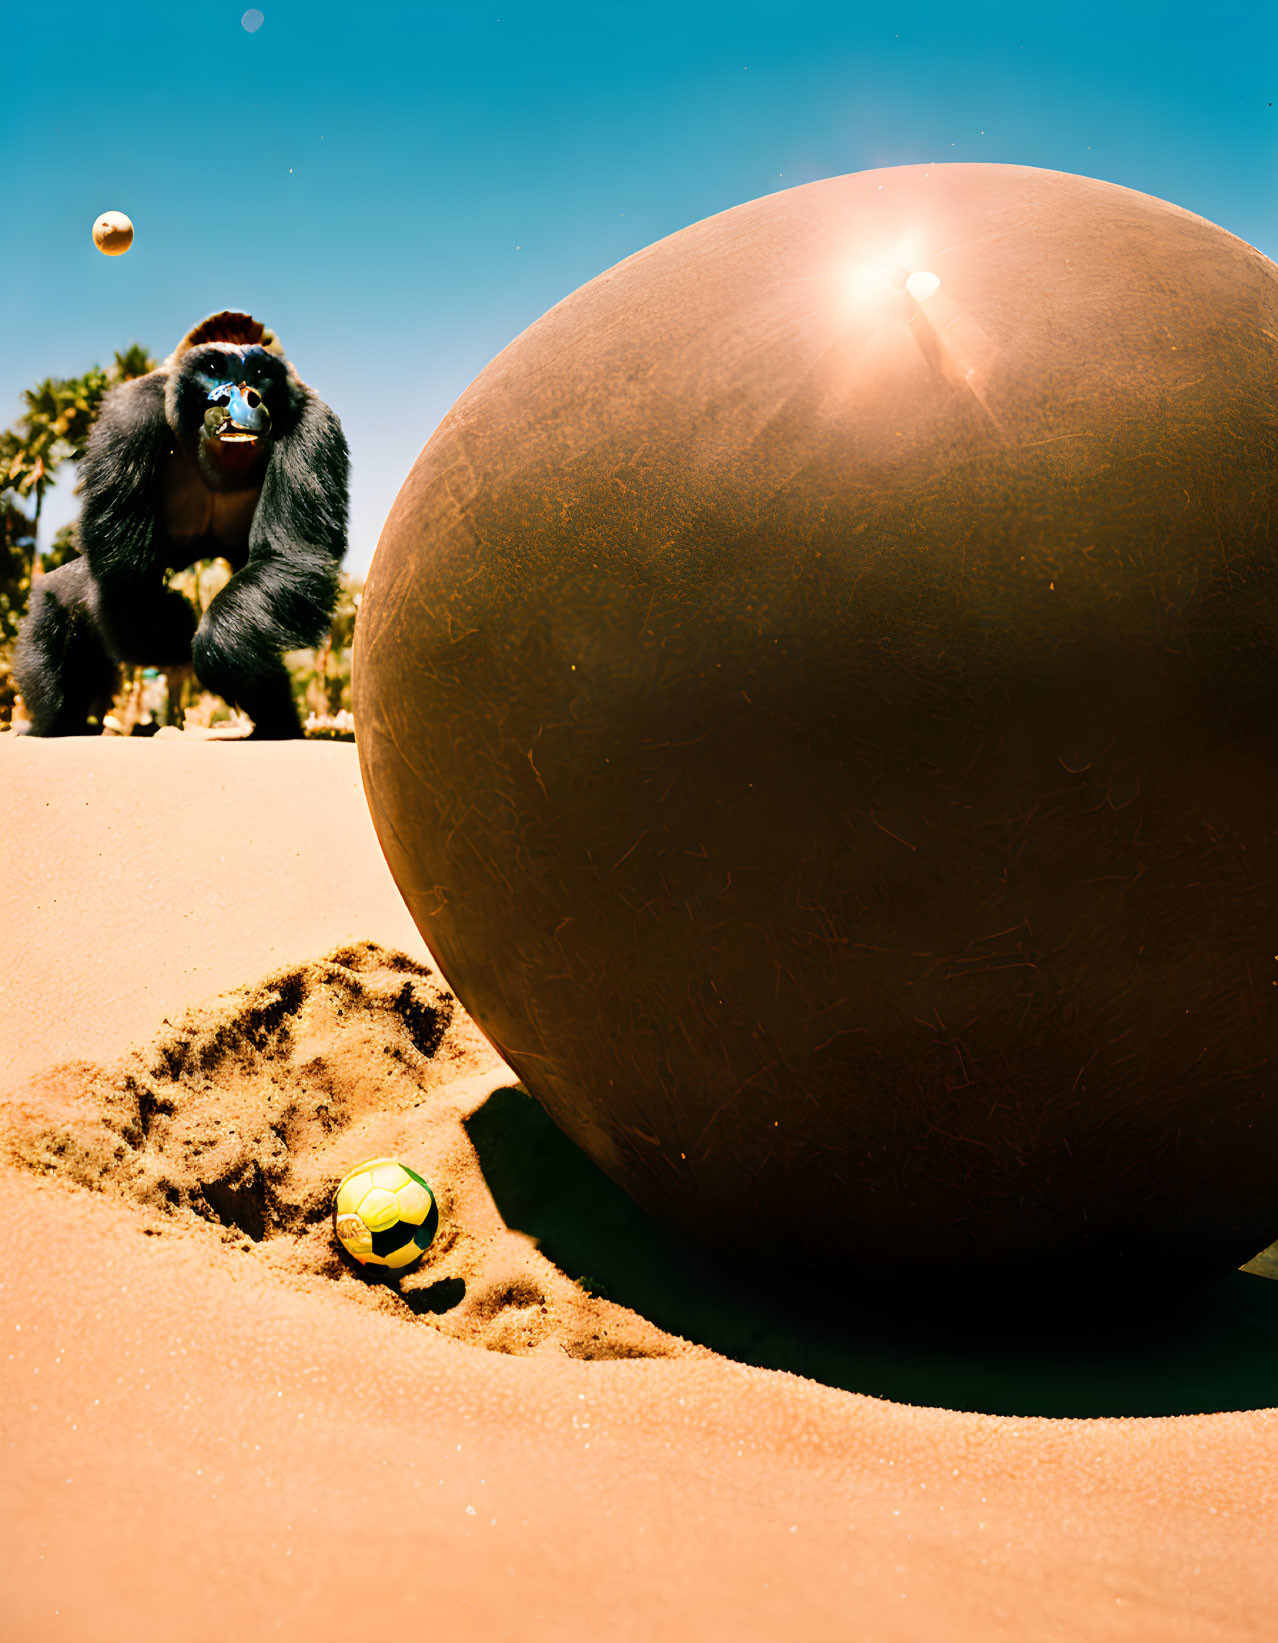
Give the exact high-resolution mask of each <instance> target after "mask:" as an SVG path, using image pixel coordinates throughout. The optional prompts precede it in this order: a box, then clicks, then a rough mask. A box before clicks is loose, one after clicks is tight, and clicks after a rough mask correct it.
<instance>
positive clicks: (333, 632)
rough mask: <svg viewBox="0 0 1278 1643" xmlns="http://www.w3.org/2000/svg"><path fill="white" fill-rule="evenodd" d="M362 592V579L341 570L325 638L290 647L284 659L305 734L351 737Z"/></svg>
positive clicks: (346, 738)
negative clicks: (311, 646)
mask: <svg viewBox="0 0 1278 1643" xmlns="http://www.w3.org/2000/svg"><path fill="white" fill-rule="evenodd" d="M363 595H364V584H363V582H361V581H359V580H358V579H357V578H356V577H354V576H348V575H346V573H345V572H343V573H342V575H341V577H340V586H339V591H338V595H337V609H336V610H335V611H334V612H333V625H332V627H331V628H330V629H329V635H328V638H327V639H326V640H325V642H324V643H323V644H322V645H321V646H320V648H319V649H318V650H294V651H290V652H289V654H288V655H287V656H286V657H285V659H284V660H285V665H286V666H287V668H288V671H289V677H290V678H291V679H292V682H293V700H294V701H295V702H296V703H297V710H298V712H299V713H300V714H301V715H302V720H303V723H306V724H307V732H308V734H309V735H312V736H321V737H325V738H328V739H330V740H338V741H352V740H354V734H355V732H354V728H353V726H352V724H351V721H350V713H351V656H352V650H353V646H354V643H355V618H356V617H357V616H358V614H359V604H360V600H361V599H362V598H363Z"/></svg>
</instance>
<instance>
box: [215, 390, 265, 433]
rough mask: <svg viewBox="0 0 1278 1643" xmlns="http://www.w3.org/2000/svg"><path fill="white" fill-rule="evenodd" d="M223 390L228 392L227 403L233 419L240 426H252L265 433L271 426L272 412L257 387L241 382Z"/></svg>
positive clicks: (257, 431) (255, 429)
mask: <svg viewBox="0 0 1278 1643" xmlns="http://www.w3.org/2000/svg"><path fill="white" fill-rule="evenodd" d="M223 392H224V393H226V394H227V399H226V400H225V404H226V408H227V410H228V411H229V412H230V413H231V421H232V422H234V423H235V424H236V425H237V426H238V427H241V428H252V429H253V431H254V432H255V433H263V432H265V430H266V429H267V428H269V427H270V425H271V413H270V412H269V411H268V410H267V408H266V406H265V405H264V404H263V402H262V396H261V394H260V393H259V392H258V391H257V389H256V388H250V387H249V385H248V383H247V382H241V383H239V384H238V385H237V386H236V387H234V388H231V389H230V390H226V389H223Z"/></svg>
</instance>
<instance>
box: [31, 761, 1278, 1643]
mask: <svg viewBox="0 0 1278 1643" xmlns="http://www.w3.org/2000/svg"><path fill="white" fill-rule="evenodd" d="M0 784H2V788H3V803H4V807H5V814H6V818H7V821H8V834H7V837H8V840H9V854H8V864H7V872H6V875H5V883H4V889H3V897H4V901H3V907H2V909H0V919H2V921H3V922H2V927H3V930H4V933H5V936H6V942H5V946H4V951H5V958H4V961H3V962H4V966H5V969H4V976H3V980H4V986H3V989H2V991H0V1011H2V1012H3V1029H2V1031H0V1044H2V1045H3V1055H4V1061H3V1069H2V1072H0V1089H6V1090H8V1091H9V1092H10V1093H9V1094H8V1095H7V1097H6V1098H5V1100H4V1102H3V1105H2V1108H0V1117H2V1120H3V1133H2V1135H0V1141H2V1142H3V1152H4V1162H3V1164H2V1165H0V1193H2V1194H3V1200H4V1204H3V1213H4V1216H5V1225H6V1226H7V1227H8V1228H9V1229H10V1240H11V1245H10V1247H11V1248H16V1257H17V1258H16V1259H15V1260H13V1261H12V1262H11V1263H10V1265H9V1267H8V1268H7V1269H6V1271H5V1273H4V1275H3V1278H2V1279H0V1334H3V1337H4V1339H5V1340H6V1341H7V1342H8V1346H7V1348H6V1350H5V1352H4V1355H3V1358H2V1359H0V1368H3V1371H4V1383H3V1384H4V1390H3V1426H4V1430H3V1434H2V1439H0V1441H2V1443H3V1454H4V1456H5V1464H4V1466H3V1468H0V1532H2V1533H3V1543H4V1547H5V1555H4V1559H3V1574H2V1579H3V1588H2V1589H0V1635H3V1636H4V1638H5V1639H6V1643H26V1640H28V1639H37V1638H39V1639H45V1638H50V1637H64V1638H67V1639H71V1640H73V1643H114V1640H115V1639H117V1638H119V1639H125V1638H128V1639H130V1640H131V1643H150V1640H155V1643H169V1640H172V1639H175V1638H178V1637H181V1638H183V1639H186V1640H196V1643H198V1640H203V1639H206V1638H207V1639H209V1640H213V1639H217V1640H219V1643H222V1640H224V1639H225V1637H226V1636H228V1635H240V1636H243V1637H245V1638H247V1639H251V1640H255V1639H258V1638H266V1637H271V1636H275V1635H285V1636H293V1637H305V1638H306V1639H307V1643H328V1640H330V1639H331V1640H332V1643H345V1640H346V1639H347V1638H349V1637H351V1636H352V1635H358V1634H360V1633H361V1632H363V1631H364V1630H366V1629H368V1627H369V1626H370V1624H371V1625H372V1626H373V1627H375V1629H376V1631H377V1632H378V1633H379V1634H385V1635H392V1636H396V1635H409V1633H408V1631H407V1628H409V1627H412V1628H413V1629H414V1630H413V1635H426V1634H427V1633H430V1632H439V1633H442V1634H445V1635H449V1636H452V1637H456V1638H462V1639H467V1640H471V1639H476V1640H484V1643H486V1640H488V1639H498V1638H503V1637H511V1638H520V1639H541V1638H546V1639H550V1638H552V1637H553V1638H556V1639H561V1638H577V1637H581V1638H592V1639H593V1638H606V1639H612V1638H617V1639H629V1638H634V1639H654V1640H665V1639H670V1640H682V1639H703V1638H704V1639H719V1638H723V1639H725V1640H726V1639H728V1638H732V1639H756V1638H757V1639H761V1640H762V1639H773V1638H776V1637H778V1636H781V1635H792V1636H795V1637H799V1638H803V1639H813V1640H824V1639H827V1638H829V1639H831V1640H833V1639H848V1640H853V1643H855V1640H860V1639H872V1640H873V1643H896V1640H902V1643H904V1640H909V1643H914V1640H918V1643H924V1640H927V1643H948V1640H951V1639H952V1640H955V1643H966V1640H977V1639H981V1640H983V1639H988V1638H997V1637H1006V1638H1009V1639H1016V1640H1037V1639H1040V1638H1041V1639H1048V1638H1062V1637H1063V1638H1068V1639H1070V1640H1078V1639H1087V1640H1091V1639H1097V1640H1102V1639H1111V1638H1112V1639H1122V1640H1131V1639H1146V1638H1147V1639H1150V1640H1158V1643H1163V1640H1167V1643H1176V1640H1181V1639H1183V1640H1185V1643H1214V1640H1222V1643H1224V1640H1230V1643H1242V1640H1252V1639H1254V1640H1257V1643H1259V1640H1261V1639H1264V1638H1268V1637H1270V1636H1271V1635H1272V1615H1273V1613H1274V1612H1276V1611H1278V1560H1276V1559H1275V1558H1274V1555H1273V1531H1272V1525H1273V1522H1274V1514H1275V1506H1276V1504H1278V1501H1276V1497H1278V1411H1275V1410H1273V1409H1257V1408H1242V1407H1236V1408H1234V1409H1233V1410H1231V1411H1226V1412H1222V1413H1211V1414H1201V1415H1189V1416H1176V1417H1164V1418H1153V1419H1133V1418H1122V1419H1049V1418H1043V1417H1034V1418H1021V1417H1015V1416H1007V1415H1001V1414H982V1413H972V1412H959V1411H955V1410H951V1409H946V1408H940V1407H925V1406H911V1405H909V1404H907V1403H904V1402H892V1401H888V1400H887V1399H886V1398H881V1397H871V1396H866V1395H861V1394H860V1393H859V1392H858V1391H856V1390H855V1389H854V1390H839V1389H837V1388H835V1387H832V1386H829V1385H822V1384H818V1382H817V1381H815V1380H810V1379H805V1378H803V1377H801V1376H800V1375H797V1374H793V1373H783V1372H779V1371H776V1370H771V1369H764V1368H755V1367H749V1366H747V1365H745V1364H742V1363H739V1362H735V1361H733V1360H732V1358H730V1357H728V1356H725V1355H723V1354H722V1353H717V1352H715V1351H713V1350H711V1349H710V1346H708V1345H707V1344H706V1339H705V1336H704V1332H703V1331H701V1330H699V1329H698V1327H697V1317H696V1313H695V1309H694V1310H692V1311H689V1310H688V1309H686V1308H685V1310H684V1311H683V1312H682V1313H680V1314H679V1319H680V1320H683V1322H682V1324H681V1327H680V1328H676V1327H672V1325H671V1320H670V1317H666V1318H665V1319H664V1327H663V1326H662V1323H661V1322H659V1321H654V1320H653V1318H652V1317H651V1316H649V1315H647V1314H649V1313H652V1312H655V1311H659V1310H660V1308H659V1307H635V1306H628V1305H626V1304H624V1303H625V1301H626V1300H627V1299H629V1300H633V1299H634V1297H635V1295H636V1294H637V1293H639V1291H638V1290H636V1289H630V1290H627V1292H626V1294H625V1295H621V1294H618V1293H616V1292H615V1289H614V1292H613V1293H612V1294H611V1298H609V1296H608V1295H607V1294H605V1293H602V1292H601V1291H602V1290H603V1288H604V1287H605V1286H603V1285H601V1284H600V1283H598V1282H597V1280H596V1279H595V1278H593V1277H592V1275H591V1274H590V1272H589V1270H588V1269H587V1270H584V1271H573V1270H571V1269H569V1270H564V1268H563V1267H562V1266H561V1265H557V1264H556V1262H555V1261H554V1260H553V1259H551V1257H550V1254H548V1253H547V1249H548V1247H549V1245H550V1240H549V1238H546V1239H543V1240H542V1242H543V1244H544V1245H545V1246H546V1247H543V1248H538V1247H537V1241H536V1239H535V1238H534V1237H533V1236H531V1235H530V1233H529V1232H528V1231H527V1230H526V1228H527V1227H529V1226H533V1225H537V1224H539V1223H538V1222H537V1217H536V1215H535V1214H534V1213H532V1210H535V1209H536V1207H537V1199H538V1194H539V1193H543V1194H545V1195H548V1196H549V1195H552V1194H555V1193H557V1192H559V1191H561V1190H562V1188H561V1181H562V1179H563V1177H561V1176H559V1175H553V1174H551V1173H547V1172H544V1171H542V1165H541V1163H540V1160H542V1159H543V1158H545V1157H548V1156H549V1153H548V1152H547V1151H546V1150H545V1147H546V1144H545V1142H544V1138H543V1139H542V1140H540V1141H538V1140H537V1136H538V1134H539V1132H537V1131H536V1130H535V1128H529V1127H524V1128H521V1127H520V1125H521V1124H523V1123H524V1116H526V1115H527V1114H529V1113H531V1112H532V1111H533V1110H534V1109H533V1108H532V1106H531V1104H530V1103H529V1102H528V1101H527V1098H526V1097H525V1096H524V1095H523V1094H522V1093H521V1092H519V1091H518V1090H512V1086H513V1084H514V1080H513V1077H512V1075H511V1074H510V1072H509V1070H508V1069H507V1068H506V1067H505V1066H504V1065H503V1064H502V1063H501V1061H500V1060H499V1059H498V1057H497V1056H496V1054H495V1053H494V1052H493V1051H492V1049H491V1048H490V1047H489V1046H488V1044H487V1042H486V1041H485V1040H484V1039H483V1037H482V1034H480V1033H479V1032H478V1030H477V1029H476V1028H475V1026H474V1024H473V1023H472V1022H471V1021H470V1020H469V1018H468V1017H467V1016H466V1014H465V1012H464V1011H463V1010H462V1009H461V1007H460V1005H458V1004H457V1002H456V1001H455V1000H454V999H453V998H452V995H451V994H450V993H449V992H448V989H447V988H446V987H445V986H444V984H443V982H442V981H441V979H440V978H439V977H438V975H437V974H435V973H434V971H433V969H432V966H431V964H430V959H429V955H428V954H427V952H426V950H425V948H424V947H423V946H422V944H421V942H420V939H419V938H418V937H417V935H416V932H415V931H414V930H413V927H412V925H411V923H410V922H409V921H408V919H407V915H406V914H405V913H404V911H403V908H402V906H401V904H400V902H399V898H398V895H397V893H396V892H395V889H394V886H393V884H392V883H391V881H390V878H389V874H388V873H387V871H386V868H385V866H384V863H383V862H382V859H381V855H380V852H379V850H378V847H377V844H376V841H375V838H374V836H373V833H372V830H371V827H370V825H369V822H368V819H367V814H366V811H365V808H364V803H363V798H362V794H361V792H360V787H359V777H358V768H357V763H356V756H355V751H354V749H353V748H352V747H350V746H348V745H319V744H297V745H287V746H283V747H279V746H275V747H271V746H262V747H259V746H257V745H255V744H252V743H243V744H228V743H225V742H221V743H219V742H208V741H200V740H196V739H194V738H187V737H175V738H171V739H164V738H157V739H155V740H153V741H150V742H147V741H140V740H133V739H129V740H124V739H118V740H111V739H86V740H76V741H67V742H34V741H32V740H31V739H30V738H14V737H9V736H5V737H0ZM521 1115H524V1116H521ZM503 1128H504V1132H505V1133H506V1137H507V1140H508V1142H509V1145H508V1146H507V1148H506V1151H505V1153H504V1154H503V1153H502V1151H501V1147H500V1145H499V1143H500V1141H501V1138H502V1133H503ZM530 1138H531V1139H530ZM534 1142H536V1145H534ZM538 1148H541V1149H542V1150H540V1151H539V1150H538ZM383 1151H388V1152H396V1153H398V1154H399V1155H401V1156H404V1157H406V1158H407V1159H408V1161H410V1162H412V1163H413V1165H414V1167H415V1168H419V1169H420V1170H421V1173H423V1174H424V1175H425V1176H426V1177H427V1179H428V1180H430V1181H431V1183H432V1186H433V1187H434V1188H435V1190H436V1193H437V1196H438V1198H439V1202H440V1208H441V1227H440V1233H439V1235H438V1237H437V1238H436V1241H435V1243H434V1244H433V1245H432V1247H431V1249H430V1250H429V1251H428V1252H427V1256H426V1258H425V1259H424V1260H423V1262H422V1263H421V1266H420V1267H419V1268H418V1269H416V1270H415V1271H414V1272H412V1273H411V1274H410V1275H409V1276H408V1277H406V1278H405V1279H404V1280H402V1282H401V1283H399V1284H387V1283H379V1282H370V1281H369V1280H368V1279H367V1278H366V1277H363V1276H361V1275H360V1274H359V1273H358V1272H357V1270H356V1269H355V1268H354V1267H353V1266H352V1265H351V1263H350V1262H349V1261H348V1260H347V1259H346V1258H344V1257H343V1256H342V1255H340V1254H339V1253H338V1252H337V1250H336V1249H335V1247H334V1245H333V1243H332V1241H331V1238H330V1236H329V1232H328V1223H327V1210H328V1204H329V1195H330V1193H331V1190H332V1187H333V1186H334V1185H335V1184H336V1180H337V1178H338V1176H339V1175H340V1174H341V1173H342V1172H343V1170H344V1169H345V1168H347V1167H349V1166H350V1165H351V1164H352V1163H355V1162H358V1161H359V1160H360V1159H361V1158H363V1157H367V1156H372V1155H374V1154H377V1153H380V1152H383ZM521 1171H522V1175H521ZM539 1171H542V1173H539ZM512 1183H513V1184H512ZM521 1193H522V1195H523V1197H522V1200H521V1198H520V1194H521ZM499 1200H500V1201H501V1203H502V1205H503V1206H505V1210H506V1213H505V1215H503V1212H502V1210H501V1209H499V1207H498V1201H499ZM521 1203H522V1204H523V1206H524V1207H525V1208H527V1206H529V1205H531V1206H532V1210H530V1211H529V1213H528V1214H527V1215H525V1214H523V1213H521V1214H519V1215H517V1216H516V1215H515V1214H514V1213H513V1212H512V1208H511V1206H515V1207H517V1208H518V1207H519V1206H520V1204H521ZM516 1220H518V1221H519V1223H520V1224H519V1226H516V1225H514V1222H515V1221H516ZM547 1224H549V1223H547ZM556 1247H557V1248H562V1247H564V1246H563V1244H562V1242H561V1243H560V1244H559V1245H557V1246H556ZM578 1247H581V1246H578ZM603 1254H604V1242H603V1232H602V1230H601V1234H600V1256H601V1259H602V1258H603ZM580 1264H582V1265H584V1260H583V1262H582V1263H580ZM681 1276H682V1278H683V1279H684V1280H685V1283H686V1279H687V1274H686V1273H683V1274H680V1273H676V1272H674V1271H673V1270H672V1272H671V1288H672V1290H673V1289H674V1288H676V1287H677V1285H676V1280H678V1279H679V1278H680V1277H681ZM583 1278H584V1279H585V1280H586V1282H585V1283H583V1282H582V1281H581V1280H582V1279H583ZM1238 1284H1239V1285H1242V1286H1244V1288H1245V1296H1247V1297H1255V1296H1260V1295H1263V1296H1264V1297H1266V1298H1268V1296H1269V1295H1270V1293H1271V1286H1270V1284H1269V1281H1268V1280H1267V1279H1266V1278H1264V1277H1262V1276H1260V1275H1259V1274H1256V1275H1252V1276H1247V1277H1242V1276H1240V1277H1239V1278H1238ZM1246 1286H1251V1287H1249V1288H1247V1287H1246ZM1232 1293H1233V1292H1232V1291H1231V1294H1232ZM844 1300H845V1297H843V1296H841V1295H839V1294H830V1293H828V1292H827V1293H826V1294H825V1295H824V1297H817V1298H815V1299H814V1300H812V1301H811V1302H810V1303H808V1304H810V1305H812V1306H813V1307H816V1308H818V1309H819V1310H823V1311H824V1312H825V1313H826V1314H828V1316H826V1317H825V1318H824V1319H823V1320H821V1321H823V1322H824V1323H825V1324H826V1325H829V1326H837V1327H839V1328H842V1329H848V1328H853V1329H854V1328H855V1326H856V1322H857V1320H856V1319H850V1320H849V1319H845V1318H843V1317H842V1316H841V1311H842V1306H841V1303H843V1302H844ZM1270 1316H1272V1314H1271V1313H1265V1312H1264V1310H1263V1308H1262V1309H1260V1310H1259V1311H1257V1312H1256V1317H1257V1318H1258V1319H1260V1324H1259V1325H1258V1326H1257V1327H1258V1328H1259V1327H1261V1326H1263V1324H1264V1321H1265V1318H1267V1317H1270ZM817 1321H818V1320H816V1319H814V1320H813V1322H814V1325H815V1323H816V1322H817ZM698 1334H701V1335H702V1336H703V1338H702V1339H700V1340H698V1339H696V1338H695V1337H696V1336H697V1335H698ZM1269 1350H1270V1351H1271V1357H1270V1359H1269V1360H1267V1361H1271V1362H1275V1363H1278V1351H1274V1350H1273V1346H1272V1342H1270V1343H1269ZM1256 1361H1257V1362H1262V1363H1263V1362H1264V1361H1266V1360H1264V1359H1263V1358H1258V1359H1257V1360H1256ZM852 1378H853V1380H854V1379H855V1377H854V1376H853V1377H852ZM1275 1387H1276V1388H1278V1369H1275ZM1248 1391H1249V1392H1250V1393H1253V1394H1254V1386H1253V1385H1252V1383H1248ZM1276 1400H1278V1390H1276V1391H1275V1395H1274V1397H1271V1398H1268V1399H1266V1400H1263V1401H1266V1402H1274V1401H1276ZM1238 1401H1239V1402H1244V1401H1245V1402H1249V1403H1255V1402H1257V1401H1258V1400H1257V1399H1256V1398H1255V1396H1254V1395H1252V1396H1249V1397H1247V1398H1246V1399H1239V1400H1238Z"/></svg>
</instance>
